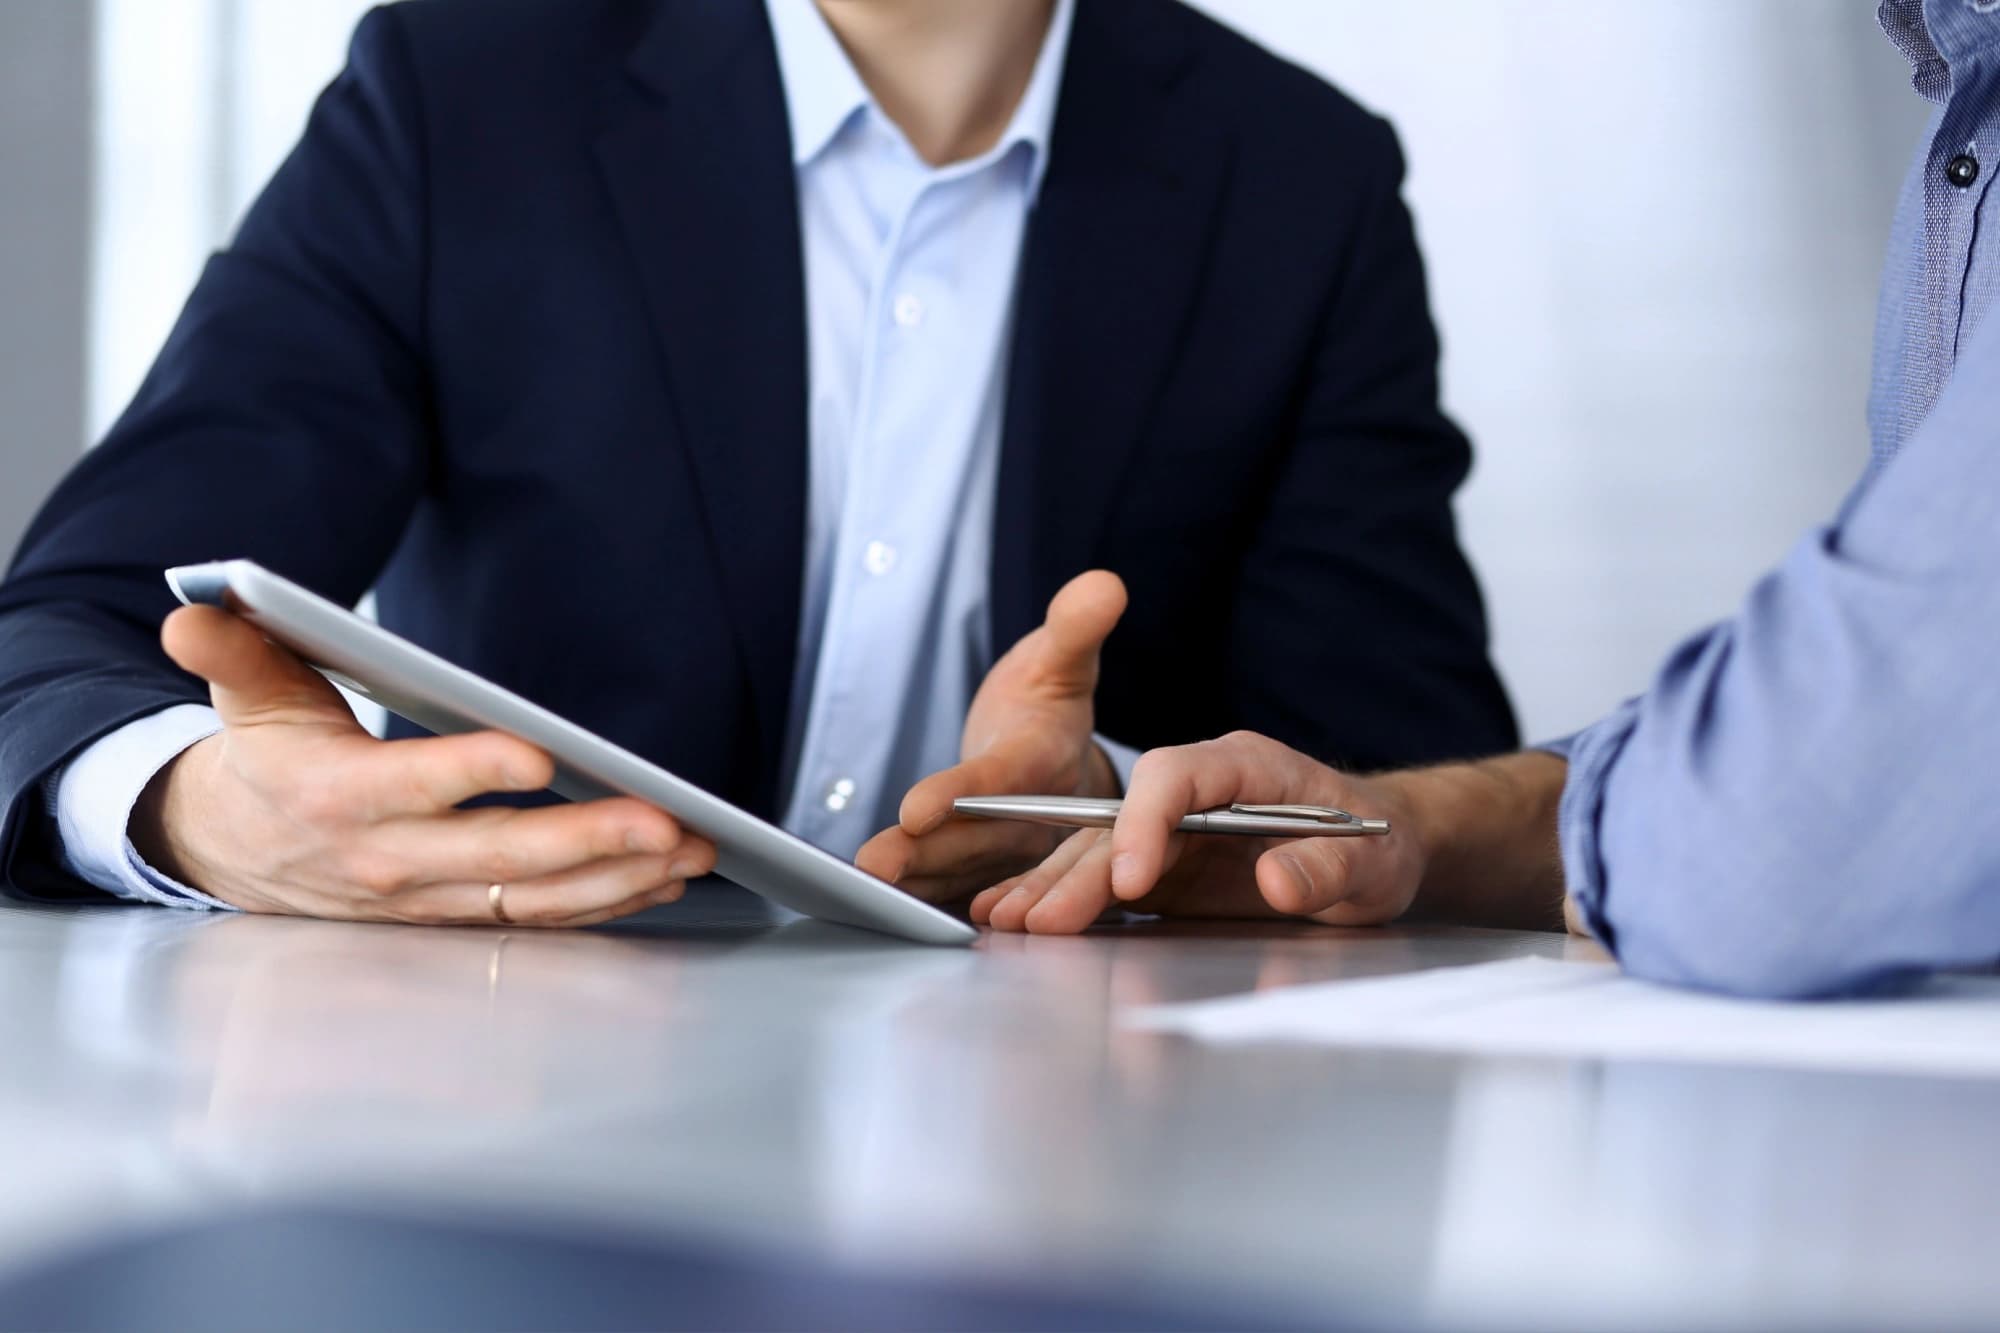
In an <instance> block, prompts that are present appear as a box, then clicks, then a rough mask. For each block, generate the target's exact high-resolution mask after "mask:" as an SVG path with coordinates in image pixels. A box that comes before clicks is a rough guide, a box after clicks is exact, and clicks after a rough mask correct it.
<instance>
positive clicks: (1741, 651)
mask: <svg viewBox="0 0 2000 1333" xmlns="http://www.w3.org/2000/svg"><path fill="white" fill-rule="evenodd" d="M1567 751H1568V758H1569V760H1570V774H1569V780H1568V784H1567V786H1566V788H1565V792H1564V796H1563V801H1562V809H1561V816H1560V827H1561V839H1562V849H1563V859H1564V867H1565V871H1566V874H1567V876H1568V880H1569V890H1570V893H1571V895H1572V896H1573V897H1574V898H1575V899H1576V900H1577V902H1578V905H1579V906H1580V907H1581V908H1582V910H1583V912H1584V914H1585V916H1586V918H1587V919H1588V921H1589V922H1590V924H1591V927H1592V929H1593V930H1594V931H1596V932H1597V935H1598V938H1599V939H1600V940H1601V941H1602V942H1603V943H1604V944H1605V945H1606V946H1607V947H1609V948H1610V949H1612V950H1613V951H1614V952H1615V953H1616V954H1617V955H1618V958H1619V960H1620V962H1621V963H1623V964H1624V966H1625V967H1626V969H1627V970H1628V971H1630V972H1632V973H1634V974H1636V975H1639V976H1642V977H1649V978H1652V979H1655V980H1659V981H1665V982H1671V983H1675V984H1680V985H1690V986H1697V987H1701V988H1704V989H1710V990H1717V991H1724V992H1730V993H1737V994H1754V995H1777V996H1807V995H1827V994H1839V993H1844V992H1852V991H1859V990H1864V989H1872V988H1876V987H1880V986H1883V985H1887V984H1893V983H1895V982H1896V981H1898V980H1899V979H1902V978H1905V977H1908V976H1911V975H1913V974H1920V973H1922V972H1925V971H1928V970H1932V969H1936V968H1943V967H1955V966H1984V965H1988V964H1991V963H1993V962H1994V961H1995V960H1996V959H2000V810H1996V808H1995V799H1994V798H1995V794H1996V790H2000V781H1996V779H2000V320H1990V321H1987V322H1986V324H1985V326H1984V327H1983V328H1982V330H1981V332H1980V333H1979V335H1978V336H1977V337H1976V338H1975V339H1974V340H1973V341H1972V342H1971V344H1970V345H1969V346H1968V347H1967V348H1966V349H1965V351H1964V352H1963V354H1962V355H1961V356H1960V358H1959V369H1958V373H1957V374H1956V375H1955V376H1954V378H1953V381H1952V383H1951V385H1950V387H1948V388H1947V389H1946V391H1945V393H1944V394H1943V396H1942V397H1940V399H1939V400H1938V403H1937V405H1936V407H1935V408H1934V409H1933V411H1932V413H1931V415H1930V417H1929V418H1928V420H1927V421H1926V422H1925V423H1924V425H1923V427H1922V428H1921V429H1919V430H1918V431H1917V432H1916V433H1915V434H1914V435H1913V436H1912V437H1911V438H1910V439H1909V441H1908V442H1907V443H1906V444H1905V445H1904V447H1903V449H1902V450H1901V451H1900V452H1899V453H1898V454H1897V455H1896V457H1894V458H1893V459H1891V460H1890V461H1888V462H1887V463H1886V464H1884V465H1883V466H1881V467H1879V468H1878V469H1877V470H1876V471H1874V472H1873V473H1872V474H1871V475H1870V476H1869V477H1868V478H1866V479H1865V480H1864V481H1863V483H1862V485H1861V487H1860V489H1859V490H1857V492H1856V493H1855V494H1854V495H1853V496H1852V497H1851V498H1850V499H1849V502H1848V504H1847V506H1846V508H1845V509H1844V511H1843V513H1842V515H1841V517H1840V519H1839V520H1838V521H1837V522H1835V523H1833V524H1831V525H1829V526H1827V527H1824V528H1821V529H1817V530H1815V531H1813V532H1812V533H1809V534H1808V535H1807V536H1806V537H1805V538H1804V539H1803V540H1801V541H1800V542H1799V543H1798V545H1797V546H1796V547H1794V548H1793V550H1792V551H1791V553H1790V555H1789V556H1788V557H1787V558H1786V560H1785V561H1784V563H1783V564H1782V565H1781V566H1780V567H1779V568H1778V569H1777V570H1776V571H1775V572H1773V573H1772V574H1770V575H1769V576H1767V577H1766V578H1765V579H1764V580H1763V581H1762V582H1760V583H1759V584H1758V585H1757V587H1756V588H1755V589H1754V590H1753V591H1752V593H1751V594H1750V596H1749V598H1748V599H1747V601H1746V602H1745V603H1744V604H1743V606H1742V608H1741V609H1740V610H1739V611H1738V612H1737V614H1736V615H1735V616H1734V617H1733V618H1731V619H1729V620H1727V621H1725V622H1723V623H1721V624H1719V625H1716V626H1714V627H1712V628H1710V629H1708V630H1706V631H1704V632H1702V633H1700V634H1697V635H1695V636H1694V637H1692V638H1690V639H1689V640H1688V641H1687V642H1685V643H1683V644H1682V645H1681V646H1680V647H1679V649H1677V650H1676V651H1675V652H1674V654H1673V655H1672V656H1671V657H1670V658H1669V659H1668V661H1667V663H1666V665H1665V666H1664V667H1663V668H1662V670H1661V671H1660V673H1659V675H1658V677H1657V678H1656V679H1655V680H1654V682H1653V685H1652V688H1651V689H1649V690H1648V691H1647V692H1646V693H1645V694H1644V695H1643V696H1641V697H1640V698H1638V699H1636V700H1633V701H1632V702H1631V703H1629V704H1627V705H1626V706H1624V707H1623V708H1621V709H1620V710H1618V711H1617V712H1616V713H1614V714H1613V715H1612V716H1611V717H1609V718H1607V719H1605V720H1604V721H1603V722H1601V723H1600V724H1598V725H1597V726H1595V727H1593V728H1591V729H1590V730H1588V731H1586V732H1584V733H1582V734H1581V735H1579V736H1577V737H1575V738H1573V739H1572V741H1571V742H1570V743H1569V744H1568V745H1567Z"/></svg>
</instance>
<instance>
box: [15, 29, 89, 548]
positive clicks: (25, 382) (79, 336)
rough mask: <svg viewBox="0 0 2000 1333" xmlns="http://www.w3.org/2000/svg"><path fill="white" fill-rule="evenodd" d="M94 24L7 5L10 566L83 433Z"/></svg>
mask: <svg viewBox="0 0 2000 1333" xmlns="http://www.w3.org/2000/svg"><path fill="white" fill-rule="evenodd" d="M90 17H91V16H90V8H89V6H88V5H83V4H75V3H65V0H33V2H32V3H30V2H29V0H0V562H4V561H5V560H6V558H7V557H8V556H9V555H11V554H12V552H13V549H14V542H15V539H16V538H17V537H18V536H19V534H20V532H21V530H22V529H23V528H25V527H26V526H27V523H28V519H29V517H30V516H31V515H32V514H33V513H34V510H35V506H36V505H37V504H39V503H40V502H41V498H42V496H43V494H44V493H45V492H46V491H47V490H48V489H49V487H51V486H53V485H54V484H55V480H56V478H57V477H58V476H60V475H61V474H62V469H63V468H64V466H65V465H67V463H68V462H69V459H70V457H71V455H73V454H74V453H75V451H76V448H77V446H78V444H79V443H80V442H81V441H82V438H83V364H84V318H83V299H84V291H85V288H86V284H87V276H86V275H87V274H88V271H89V258H90V251H89V244H88V237H89V235H90V144H89V132H90V131H89V126H90V117H89V112H90V74H91V49H90Z"/></svg>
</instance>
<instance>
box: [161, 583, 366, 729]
mask: <svg viewBox="0 0 2000 1333" xmlns="http://www.w3.org/2000/svg"><path fill="white" fill-rule="evenodd" d="M160 644H161V646H162V647H164V648H165V649H166V650H167V656H169V657H171V658H172V659H173V660H174V662H175V663H176V664H177V665H179V666H180V667H181V669H182V670H184V671H188V672H191V673H193V674H194V675H197V676H200V677H201V678H202V679H203V680H206V681H207V682H208V683H209V695H210V697H211V698H212V700H213V701H214V704H215V710H216V712H218V713H220V714H222V720H223V722H224V723H225V724H227V725H230V726H243V725H248V724H252V723H257V722H274V721H312V722H322V723H324V722H339V723H344V724H345V725H347V726H350V727H354V728H355V729H356V730H359V724H358V723H356V722H355V721H354V714H353V711H352V710H351V709H349V708H348V706H347V703H346V701H345V700H343V699H342V698H341V697H340V692H339V691H338V690H336V689H334V688H333V686H332V685H331V684H329V683H328V682H327V680H326V678H325V677H323V676H321V675H320V674H319V673H318V672H317V671H314V670H313V669H312V668H311V667H309V666H307V665H306V664H305V663H303V662H301V661H300V660H299V659H298V658H297V657H295V656H293V655H292V654H291V653H290V652H288V651H286V650H285V649H283V648H281V647H279V646H278V645H277V644H275V643H272V642H271V641H270V640H269V639H267V638H265V637H264V634H263V631H261V630H259V629H258V628H257V627H256V626H255V625H252V624H251V623H250V622H249V621H247V620H244V619H242V618H241V617H240V616H233V615H231V614H230V613H229V612H227V611H224V610H221V609H220V608H218V607H213V606H184V607H182V608H180V609H179V610H177V611H175V612H174V613H173V614H172V615H170V616H168V617H167V619H166V621H165V623H163V624H162V625H161V626H160Z"/></svg>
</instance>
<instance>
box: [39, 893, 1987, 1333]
mask: <svg viewBox="0 0 2000 1333" xmlns="http://www.w3.org/2000/svg"><path fill="white" fill-rule="evenodd" d="M698 899H699V900H698V901H694V902H692V903H690V904H688V905H683V906H682V907H679V908H675V909H669V910H668V911H666V912H664V913H660V914H655V915H653V916H650V917H648V918H644V919H642V920H641V921H640V922H638V923H636V924H634V925H632V926H630V927H628V928H625V929H621V930H606V931H597V932H589V933H571V934H541V933H534V932H522V931H501V930H497V929H496V930H490V931H481V930H450V931H444V930H426V929H420V928H406V927H393V926H349V925H337V924H329V923H323V922H313V921H294V920H282V919H271V918H258V917H201V916H194V915H188V914H176V913H170V912H165V911H160V910H155V909H149V908H92V909H77V910H69V909H39V908H27V907H20V906H5V907H0V1068H4V1070H5V1071H6V1072H5V1080H4V1083H0V1153H4V1167H0V1176H4V1182H5V1183H4V1186H0V1272H4V1271H7V1270H10V1269H14V1268H17V1267H18V1266H22V1265H27V1264H30V1263H32V1262H34V1261H35V1260H37V1259H39V1258H42V1257H45V1256H48V1255H51V1254H55V1253H59V1252H61V1251H63V1250H66V1249H68V1248H70V1247H73V1246H75V1245H77V1244H78V1243H80V1242H82V1241H86V1240H89V1239H92V1238H95V1237H99V1236H102V1235H104V1234H106V1233H107V1232H110V1231H116V1230H119V1229H122V1228H126V1227H130V1226H135V1225H143V1224H148V1223H153V1222H159V1221H164V1220H170V1219H177V1218H186V1217H194V1216H202V1215H205V1214H208V1213H211V1212H215V1211H218V1210H226V1209H229V1208H232V1207H238V1206H241V1205H244V1204H262V1203H269V1202H274V1201H277V1202H282V1201H292V1200H321V1199H332V1200H364V1201H365V1200H376V1199H381V1200H391V1201H394V1200H402V1201H421V1202H431V1203H450V1204H451V1205H453V1206H459V1207H464V1206H471V1207H473V1208H485V1207H489V1206H491V1207H496V1208H497V1207H502V1206H504V1207H508V1208H529V1209H533V1210H536V1211H537V1212H539V1213H542V1214H547V1215H551V1216H554V1217H557V1218H562V1219H573V1220H576V1221H579V1222H587V1223H589V1224H592V1225H601V1224H612V1225H616V1226H619V1227H627V1228H633V1229H637V1230H641V1231H644V1230H648V1229H657V1230H659V1231H661V1232H662V1233H664V1232H667V1231H673V1232H676V1233H678V1234H683V1235H685V1234H688V1233H689V1232H690V1231H693V1232H696V1233H698V1234H701V1235H704V1236H712V1237H721V1238H726V1239H729V1240H731V1241H736V1240H742V1241H746V1242H750V1243H753V1244H759V1245H774V1246H779V1247H783V1248H785V1249H786V1250H788V1251H790V1252H796V1253H801V1254H808V1255H812V1256H815V1257H819V1258H823V1259H829V1260H832V1261H835V1262H838V1263H841V1264H848V1265H853V1266H855V1267H857V1268H859V1269H862V1270H885V1271H894V1272H910V1271H935V1272H939V1273H955V1272H973V1273H981V1274H993V1273H1000V1274H1008V1273H1019V1274H1025V1275H1030V1276H1049V1277H1055V1278H1080V1279H1082V1280H1085V1281H1089V1282H1096V1281H1099V1280H1100V1279H1101V1280H1103V1281H1105V1282H1107V1283H1113V1284H1122V1285H1123V1286H1124V1288H1125V1289H1126V1290H1144V1289H1146V1288H1147V1287H1149V1286H1150V1285H1152V1284H1154V1283H1156V1282H1162V1283H1166V1284H1169V1285H1171V1286H1173V1287H1175V1288H1179V1289H1189V1288H1192V1289H1194V1290H1200V1291H1207V1292H1213V1293H1219V1294H1221V1295H1222V1296H1223V1297H1225V1298H1226V1299H1240V1300H1241V1301H1243V1302H1244V1305H1243V1308H1246V1309H1248V1308H1251V1307H1252V1306H1255V1307H1257V1308H1264V1309H1275V1310H1288V1311H1292V1312H1300V1311H1304V1312H1307V1313H1308V1314H1311V1313H1312V1312H1322V1313H1324V1314H1326V1315H1327V1316H1329V1317H1332V1316H1334V1315H1336V1314H1343V1315H1349V1316H1355V1315H1358V1316H1361V1317H1363V1318H1366V1319H1380V1320H1383V1321H1385V1322H1390V1323H1401V1322H1405V1321H1410V1322H1418V1323H1427V1324H1431V1323H1434V1324H1438V1325H1443V1326H1451V1327H1465V1326H1518V1327H1556V1326H1576V1327H1619V1326H1630V1327H1656V1326H1660V1325H1663V1324H1674V1325H1677V1326H1683V1327H1695V1326H1725V1327H1735V1326H1741V1327H1756V1328H1774V1327H1799V1328H1824V1327H1830V1326H1841V1325H1852V1326H1871V1325H1891V1324H1893V1325H1899V1326H1916V1325H1939V1324H1962V1325H1967V1326H1985V1325H1991V1324H1993V1323H1995V1322H1996V1321H2000V1082H1973V1081H1968V1082H1963V1083H1959V1082H1951V1081H1943V1080H1931V1079H1919V1078H1884V1077H1869V1076H1857V1075H1840V1074H1829V1073H1803V1072H1777V1071H1763V1070H1757V1069H1742V1068H1722V1067H1701V1066H1674V1065H1654V1064H1636V1063H1604V1062H1596V1061H1585V1062H1567V1061H1555V1060H1523V1059H1485V1058H1477V1057H1455V1056H1439V1055H1419V1054H1409V1053H1395V1052H1384V1051H1329V1050H1323V1049H1308V1048H1300V1047H1275V1046H1273V1047H1254V1048H1211V1047H1204V1046H1200V1045H1196V1044H1192V1043H1189V1042H1187V1041H1184V1040H1182V1039H1180V1038H1174V1037H1167V1036H1161V1035H1156V1034H1150V1033H1144V1032H1138V1031H1132V1030H1123V1029H1121V1027H1120V1026H1119V1023H1118V1021H1117V1019H1118V1014H1119V1011H1120V1010H1121V1009H1122V1008H1125V1007H1127V1006H1131V1005H1135V1004H1143V1003H1149V1002H1155V1001H1162V1000H1180V999H1193V998H1200V997H1207V996H1216V995H1223V994H1229V993H1235V992H1241V991H1245V990H1250V989H1253V988H1257V987H1264V986H1280V985H1288V984H1295V983H1299V982H1307V981H1318V980H1327V979H1333V978H1339V977H1352V976H1361V975H1368V974H1380V973H1387V972H1396V971H1405V970H1410V969H1416V968H1425V967H1434V966H1439V965H1448V964H1458V963H1472V962H1480V961H1486V960H1490V959H1495V958H1502V957H1513V956H1519V955H1523V954H1539V955H1547V956H1556V957H1563V956H1567V957H1576V958H1586V957H1592V956H1595V951H1594V950H1593V949H1592V947H1591V946H1589V945H1587V944H1584V943H1580V942H1576V941H1570V940H1566V939H1563V938H1561V937H1557V936H1545V935H1520V934H1509V933H1501V932H1483V931H1453V930H1423V929H1409V930H1402V929H1396V930H1382V931H1333V930H1323V929H1311V928H1301V927H1290V926H1278V925H1273V926H1247V925H1246V926H1213V927H1203V928H1192V927H1186V926H1167V925H1163V924H1159V923H1145V924H1135V925H1132V926H1127V927H1113V928H1106V929H1103V930H1100V931H1098V932H1096V933H1094V934H1092V935H1089V936H1086V937H1083V938H1078V939H1022V938H1018V937H989V938H987V939H986V940H984V941H983V942H982V944H981V945H980V946H979V947H977V948H975V949H972V950H956V951H954V950H935V949H925V948H918V947H912V946H905V945H900V944H897V943H894V942H891V941H885V940H878V939H876V938H874V937H871V936H867V935H863V934H859V933H855V932H848V931H845V930H841V929H838V928H835V927H829V926H822V925H819V924H817V923H813V922H808V921H801V920H797V919H788V920H777V919H773V918H772V917H770V916H769V915H768V914H766V913H765V912H764V911H763V910H762V909H761V907H760V906H758V905H757V904H756V903H755V900H751V899H748V898H747V896H745V895H738V894H736V893H735V891H733V890H726V889H717V890H704V891H698ZM746 904H747V906H746Z"/></svg>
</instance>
